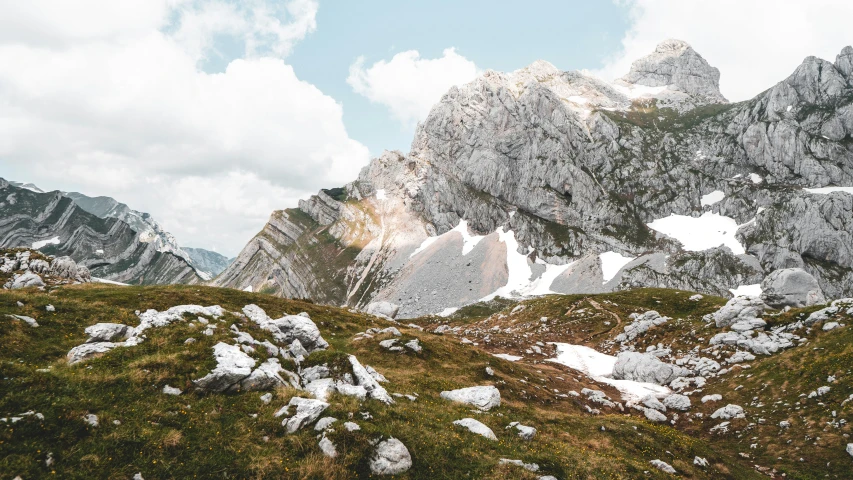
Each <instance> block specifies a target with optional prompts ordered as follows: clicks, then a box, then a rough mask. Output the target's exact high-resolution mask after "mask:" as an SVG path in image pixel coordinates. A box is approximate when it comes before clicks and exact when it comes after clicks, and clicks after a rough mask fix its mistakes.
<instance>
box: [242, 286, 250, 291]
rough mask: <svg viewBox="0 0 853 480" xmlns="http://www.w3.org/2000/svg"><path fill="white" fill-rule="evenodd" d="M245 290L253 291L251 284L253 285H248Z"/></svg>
mask: <svg viewBox="0 0 853 480" xmlns="http://www.w3.org/2000/svg"><path fill="white" fill-rule="evenodd" d="M243 291H244V292H251V291H252V286H251V285H249V286H247V287H246V288H244V289H243Z"/></svg>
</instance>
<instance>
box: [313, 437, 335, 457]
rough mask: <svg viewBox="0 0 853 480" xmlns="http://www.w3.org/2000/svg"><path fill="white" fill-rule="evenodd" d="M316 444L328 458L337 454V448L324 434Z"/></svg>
mask: <svg viewBox="0 0 853 480" xmlns="http://www.w3.org/2000/svg"><path fill="white" fill-rule="evenodd" d="M318 446H319V447H320V451H321V452H323V455H325V456H327V457H329V458H335V457H337V456H338V450H337V449H336V448H335V444H334V443H332V441H331V440H329V439H328V438H326V437H325V436H324V437H323V438H321V439H320V443H319V445H318Z"/></svg>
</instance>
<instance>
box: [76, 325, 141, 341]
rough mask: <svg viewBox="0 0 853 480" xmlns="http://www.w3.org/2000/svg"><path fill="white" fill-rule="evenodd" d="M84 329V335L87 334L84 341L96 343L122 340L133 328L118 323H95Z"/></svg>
mask: <svg viewBox="0 0 853 480" xmlns="http://www.w3.org/2000/svg"><path fill="white" fill-rule="evenodd" d="M84 331H85V332H86V335H89V339H88V340H86V343H97V342H112V341H114V340H124V339H126V338H127V337H129V336H130V333H131V332H132V331H133V329H132V328H131V327H128V326H127V325H122V324H120V323H96V324H94V325H92V326H90V327H86V330H84Z"/></svg>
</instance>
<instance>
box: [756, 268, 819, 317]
mask: <svg viewBox="0 0 853 480" xmlns="http://www.w3.org/2000/svg"><path fill="white" fill-rule="evenodd" d="M761 290H762V293H761V299H762V300H764V301H765V302H766V303H767V304H768V305H772V306H774V307H778V308H781V307H787V306H790V307H809V306H812V305H817V304H821V303H826V298H825V297H824V296H823V291H821V289H820V285H819V284H818V283H817V280H816V279H815V278H814V277H813V276H811V275H810V274H809V273H808V272H806V271H805V270H803V269H802V268H784V269H780V270H775V271H773V272H772V273H770V275H768V276H767V277H766V278H765V279H764V281H763V282H761Z"/></svg>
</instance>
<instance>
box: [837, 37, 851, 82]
mask: <svg viewBox="0 0 853 480" xmlns="http://www.w3.org/2000/svg"><path fill="white" fill-rule="evenodd" d="M835 68H837V69H838V70H839V71H840V72H841V73H843V74H844V76H846V77H848V78H850V76H851V75H853V47H851V46H850V45H848V46H846V47H844V48H843V49H841V53H839V54H838V56H837V57H835Z"/></svg>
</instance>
